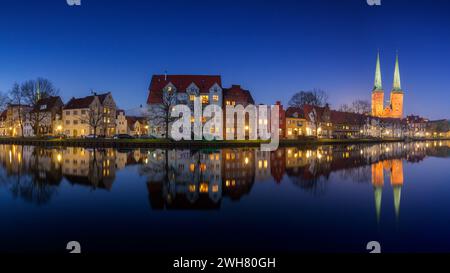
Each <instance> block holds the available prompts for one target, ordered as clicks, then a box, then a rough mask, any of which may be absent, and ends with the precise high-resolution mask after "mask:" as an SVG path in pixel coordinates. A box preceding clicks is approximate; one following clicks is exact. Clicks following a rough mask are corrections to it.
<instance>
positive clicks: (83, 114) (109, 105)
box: [62, 93, 116, 137]
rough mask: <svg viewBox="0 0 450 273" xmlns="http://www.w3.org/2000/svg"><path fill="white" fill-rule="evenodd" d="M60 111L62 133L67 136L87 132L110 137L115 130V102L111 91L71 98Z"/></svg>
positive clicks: (81, 134) (81, 135)
mask: <svg viewBox="0 0 450 273" xmlns="http://www.w3.org/2000/svg"><path fill="white" fill-rule="evenodd" d="M62 112H63V114H62V120H63V127H64V133H65V135H67V136H68V137H84V136H86V135H89V134H97V135H100V136H106V137H111V136H113V135H114V134H115V132H116V104H115V102H114V99H113V98H112V95H111V93H105V94H100V95H97V94H94V95H91V96H87V97H83V98H72V99H70V100H69V102H68V103H67V104H66V106H64V108H63V111H62Z"/></svg>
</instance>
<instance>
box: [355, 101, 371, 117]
mask: <svg viewBox="0 0 450 273" xmlns="http://www.w3.org/2000/svg"><path fill="white" fill-rule="evenodd" d="M352 109H353V112H354V113H357V114H369V113H370V111H371V108H370V102H369V101H367V100H355V101H354V102H353V103H352Z"/></svg>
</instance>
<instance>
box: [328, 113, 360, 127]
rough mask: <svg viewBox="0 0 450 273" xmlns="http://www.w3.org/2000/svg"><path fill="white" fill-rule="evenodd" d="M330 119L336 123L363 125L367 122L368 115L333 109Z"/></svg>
mask: <svg viewBox="0 0 450 273" xmlns="http://www.w3.org/2000/svg"><path fill="white" fill-rule="evenodd" d="M330 119H331V122H332V123H334V124H336V123H337V124H349V125H361V124H363V123H364V122H365V120H366V115H363V114H357V113H349V112H341V111H335V110H331V114H330Z"/></svg>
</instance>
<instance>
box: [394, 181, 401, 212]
mask: <svg viewBox="0 0 450 273" xmlns="http://www.w3.org/2000/svg"><path fill="white" fill-rule="evenodd" d="M393 192H394V207H395V217H396V219H398V217H399V215H400V199H401V195H402V186H394V189H393Z"/></svg>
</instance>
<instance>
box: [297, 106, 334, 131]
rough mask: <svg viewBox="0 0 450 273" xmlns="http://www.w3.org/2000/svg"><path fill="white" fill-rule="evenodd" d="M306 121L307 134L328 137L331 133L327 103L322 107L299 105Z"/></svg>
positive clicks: (329, 111) (329, 112)
mask: <svg viewBox="0 0 450 273" xmlns="http://www.w3.org/2000/svg"><path fill="white" fill-rule="evenodd" d="M301 108H302V109H303V115H304V117H305V119H306V121H307V122H308V124H309V126H308V128H310V129H308V128H307V133H306V134H307V135H313V136H317V137H319V138H330V137H331V135H332V130H333V128H332V123H331V110H330V107H329V105H328V104H326V105H325V106H323V107H320V106H314V105H309V104H305V105H303V106H302V107H301Z"/></svg>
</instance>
